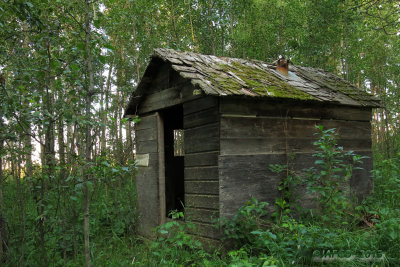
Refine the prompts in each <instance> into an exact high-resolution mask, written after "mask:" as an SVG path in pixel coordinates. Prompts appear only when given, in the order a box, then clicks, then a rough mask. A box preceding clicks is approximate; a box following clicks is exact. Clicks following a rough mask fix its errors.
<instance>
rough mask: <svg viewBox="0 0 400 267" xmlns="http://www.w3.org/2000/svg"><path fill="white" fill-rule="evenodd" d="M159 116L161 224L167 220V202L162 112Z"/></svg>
mask: <svg viewBox="0 0 400 267" xmlns="http://www.w3.org/2000/svg"><path fill="white" fill-rule="evenodd" d="M156 116H157V136H158V194H159V196H158V198H159V201H160V202H159V204H160V224H164V223H165V221H166V216H165V214H166V210H165V209H166V204H165V201H166V200H165V153H164V123H163V120H162V118H161V116H160V113H158V112H157V113H156Z"/></svg>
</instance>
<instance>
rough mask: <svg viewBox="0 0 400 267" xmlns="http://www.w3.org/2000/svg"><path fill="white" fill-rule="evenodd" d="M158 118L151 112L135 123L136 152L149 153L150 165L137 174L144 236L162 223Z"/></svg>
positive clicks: (141, 224) (138, 209)
mask: <svg viewBox="0 0 400 267" xmlns="http://www.w3.org/2000/svg"><path fill="white" fill-rule="evenodd" d="M157 120H158V118H157V114H151V115H148V116H144V117H141V118H140V122H138V123H136V124H135V131H136V132H135V136H136V148H137V150H136V153H137V154H149V166H147V167H138V172H137V175H136V196H137V201H136V203H137V214H138V219H139V221H138V232H139V234H141V235H144V236H150V234H151V230H152V229H153V228H154V227H156V226H158V225H159V223H160V201H159V179H158V178H159V153H158V150H159V148H158V135H157V133H158V125H157Z"/></svg>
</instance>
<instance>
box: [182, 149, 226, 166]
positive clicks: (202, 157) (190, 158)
mask: <svg viewBox="0 0 400 267" xmlns="http://www.w3.org/2000/svg"><path fill="white" fill-rule="evenodd" d="M218 155H219V152H218V151H214V152H202V153H194V154H185V167H200V166H217V165H218Z"/></svg>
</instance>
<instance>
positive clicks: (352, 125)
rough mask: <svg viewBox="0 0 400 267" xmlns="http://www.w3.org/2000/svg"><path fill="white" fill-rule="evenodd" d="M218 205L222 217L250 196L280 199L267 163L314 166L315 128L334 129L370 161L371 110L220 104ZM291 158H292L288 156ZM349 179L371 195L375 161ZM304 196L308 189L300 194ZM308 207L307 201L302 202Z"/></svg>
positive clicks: (229, 101) (225, 101) (223, 100)
mask: <svg viewBox="0 0 400 267" xmlns="http://www.w3.org/2000/svg"><path fill="white" fill-rule="evenodd" d="M220 113H221V122H220V127H221V128H220V142H221V143H220V156H219V186H220V190H219V198H220V199H219V201H220V215H221V216H228V217H229V216H232V215H233V214H234V213H235V212H236V210H237V209H238V208H239V207H240V206H242V205H244V204H245V202H246V201H247V200H249V199H250V198H251V197H255V198H257V199H258V200H260V201H267V202H269V203H270V204H271V205H273V204H274V200H275V199H276V198H277V197H278V196H279V192H278V190H277V188H278V185H279V182H280V176H279V175H277V174H275V173H273V172H271V171H270V170H269V164H286V162H287V160H288V155H292V156H293V159H292V160H291V161H292V164H293V166H294V168H295V169H296V170H301V169H303V168H306V167H311V166H312V165H313V163H314V161H315V158H313V157H312V153H313V151H314V150H315V146H314V145H313V142H314V141H315V140H316V138H317V137H316V136H315V135H314V133H316V132H317V130H316V129H315V125H323V126H324V127H325V128H326V129H328V128H336V129H337V131H338V133H339V135H340V139H339V145H342V146H343V147H344V148H345V149H346V150H354V151H356V153H358V154H362V155H366V156H369V157H371V158H372V153H371V125H370V118H371V110H370V109H366V110H360V109H356V108H351V107H340V106H331V107H322V106H321V107H318V106H316V105H313V106H306V105H304V104H303V105H296V104H290V103H282V104H279V103H268V102H266V101H254V100H247V101H246V100H244V99H241V100H239V101H237V100H236V99H234V98H223V97H222V98H221V99H220ZM289 157H290V156H289ZM362 167H363V168H364V170H360V171H356V172H355V173H354V175H353V178H352V180H351V183H350V184H351V186H352V187H353V190H355V191H357V193H358V194H359V195H365V194H366V193H367V192H369V191H370V190H371V186H372V180H371V179H370V178H369V176H370V174H369V173H368V172H369V171H370V170H371V169H372V161H371V159H368V160H364V164H363V166H362ZM301 190H303V191H304V189H301ZM303 201H304V204H305V205H307V204H308V202H307V196H305V198H304V199H303Z"/></svg>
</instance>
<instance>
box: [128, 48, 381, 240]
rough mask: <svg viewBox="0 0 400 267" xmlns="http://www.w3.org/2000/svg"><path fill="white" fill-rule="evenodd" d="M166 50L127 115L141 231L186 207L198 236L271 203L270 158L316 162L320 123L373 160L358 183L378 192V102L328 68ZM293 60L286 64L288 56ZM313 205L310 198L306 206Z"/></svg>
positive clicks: (360, 190)
mask: <svg viewBox="0 0 400 267" xmlns="http://www.w3.org/2000/svg"><path fill="white" fill-rule="evenodd" d="M278 63H279V64H277V65H278V66H276V64H267V63H265V62H261V61H256V60H244V59H236V58H223V57H216V56H209V55H200V54H196V53H190V52H178V51H174V50H171V49H156V50H155V51H154V54H153V55H152V57H151V60H150V63H149V65H148V67H147V69H146V71H145V73H144V76H143V78H142V79H141V81H140V83H139V85H138V86H137V89H136V90H135V91H134V92H133V93H132V96H131V98H130V102H129V104H128V106H127V108H126V111H125V116H126V117H134V116H139V118H140V122H138V123H136V124H135V137H136V160H137V166H138V169H139V170H138V174H137V176H136V191H137V211H138V214H139V222H138V223H139V225H138V231H139V233H140V234H142V235H145V236H151V233H152V229H153V228H154V227H156V226H158V225H160V224H162V223H164V222H166V220H168V214H169V212H170V211H171V210H183V207H184V209H185V216H186V218H190V219H191V220H192V221H193V222H195V223H196V225H197V227H198V231H197V234H198V235H199V236H201V237H206V238H218V231H217V230H216V229H215V228H214V227H213V225H212V221H213V219H215V218H218V217H222V216H223V217H229V216H232V215H233V214H234V213H235V212H236V211H237V209H238V208H239V207H240V206H242V205H244V204H245V203H246V201H248V200H249V199H250V198H252V197H255V198H257V199H258V200H259V201H267V202H269V203H271V204H273V203H274V200H275V199H276V198H277V197H278V196H279V191H278V184H279V182H280V179H281V177H280V175H279V174H276V173H273V172H271V170H270V169H269V164H286V162H287V159H288V155H290V157H291V159H292V161H293V162H292V163H293V166H295V168H296V169H299V170H301V169H303V168H305V167H310V166H312V165H313V163H314V161H315V158H313V157H312V154H313V151H314V150H315V147H314V146H313V142H314V141H315V140H316V138H317V137H316V136H315V135H314V133H315V132H316V129H315V125H323V126H324V127H325V128H336V129H337V132H338V133H339V136H340V139H339V144H340V145H342V146H343V147H344V148H345V149H346V150H354V151H355V152H356V153H358V154H361V155H365V156H369V158H368V159H366V160H364V162H363V166H362V167H363V170H357V171H356V172H355V173H354V174H353V177H352V179H351V182H350V186H351V188H352V190H353V192H355V194H356V195H357V196H358V197H360V198H362V197H363V196H365V195H366V194H368V193H369V192H370V190H371V188H372V185H373V181H372V178H371V175H370V171H371V169H372V153H371V112H372V109H373V108H376V107H379V106H380V102H379V100H378V99H377V98H375V97H373V96H372V95H370V94H368V93H366V92H365V91H363V90H361V89H359V88H356V87H355V86H353V85H351V84H350V83H348V82H347V81H345V80H343V79H341V78H339V77H337V76H335V75H333V74H331V73H327V72H325V71H323V70H320V69H314V68H308V67H300V66H294V65H290V66H289V67H287V64H281V62H278ZM283 63H286V62H283ZM304 203H305V202H304Z"/></svg>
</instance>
